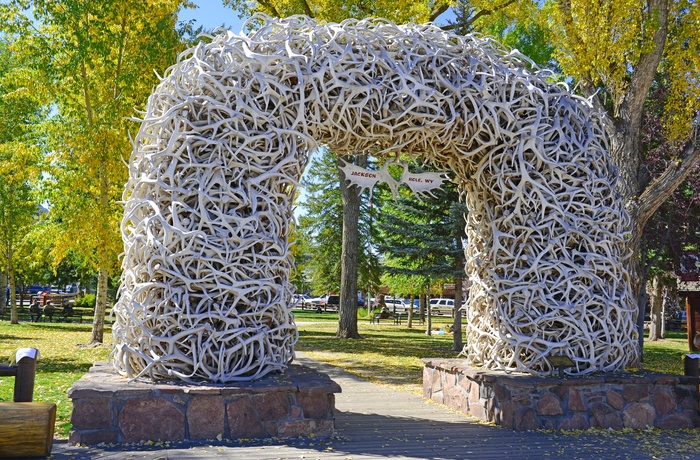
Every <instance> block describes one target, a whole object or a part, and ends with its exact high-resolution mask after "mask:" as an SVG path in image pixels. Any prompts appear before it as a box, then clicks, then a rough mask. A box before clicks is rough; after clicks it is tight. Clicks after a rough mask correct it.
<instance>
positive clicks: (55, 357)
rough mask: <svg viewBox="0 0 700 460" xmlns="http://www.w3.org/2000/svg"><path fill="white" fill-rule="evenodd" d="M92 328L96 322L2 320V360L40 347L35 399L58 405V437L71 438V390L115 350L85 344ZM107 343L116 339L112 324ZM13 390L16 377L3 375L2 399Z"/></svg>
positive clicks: (106, 334)
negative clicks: (72, 386) (14, 321)
mask: <svg viewBox="0 0 700 460" xmlns="http://www.w3.org/2000/svg"><path fill="white" fill-rule="evenodd" d="M91 330H92V324H72V323H29V322H20V324H16V325H11V324H10V323H9V322H8V321H0V363H2V364H9V363H10V361H12V360H13V359H14V356H15V352H16V351H17V349H18V348H24V347H33V348H37V349H38V350H39V353H40V354H41V357H40V359H39V361H38V362H37V374H36V381H35V383H34V401H44V402H54V403H56V404H57V407H56V436H57V437H59V438H61V437H67V436H68V431H69V430H70V414H71V410H72V404H71V401H70V399H68V395H67V391H68V389H69V388H70V387H71V385H72V384H73V382H75V381H76V380H78V379H79V378H80V377H82V375H83V374H85V373H86V372H87V371H88V369H90V366H92V363H94V362H95V361H101V360H105V359H107V356H108V355H109V352H110V349H111V347H110V346H102V347H95V348H89V347H85V346H84V344H86V343H88V342H89V341H90V338H91V337H92V333H91ZM105 342H107V343H108V344H111V342H112V333H111V330H110V329H109V328H108V326H106V327H105ZM81 345H82V346H81ZM13 392H14V379H13V378H12V377H5V378H0V401H12V398H13Z"/></svg>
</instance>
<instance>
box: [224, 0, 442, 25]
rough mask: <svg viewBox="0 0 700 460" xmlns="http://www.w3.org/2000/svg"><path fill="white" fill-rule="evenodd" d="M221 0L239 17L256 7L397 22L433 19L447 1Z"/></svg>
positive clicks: (329, 17) (279, 13) (329, 18)
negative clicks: (378, 18) (237, 13)
mask: <svg viewBox="0 0 700 460" xmlns="http://www.w3.org/2000/svg"><path fill="white" fill-rule="evenodd" d="M223 3H224V5H226V6H230V7H232V8H233V9H234V10H237V11H239V13H240V15H241V17H244V16H250V15H251V14H253V13H254V12H258V11H259V12H262V13H265V14H267V15H269V16H276V17H287V16H292V15H295V14H305V15H307V16H310V17H315V18H317V19H319V20H324V21H332V22H340V21H342V20H344V19H348V18H356V19H362V18H366V17H370V16H374V17H380V18H387V19H389V20H391V21H394V22H397V23H405V22H411V21H414V22H426V21H434V20H435V19H436V18H437V17H438V16H439V15H440V14H441V13H443V12H444V11H445V10H446V9H447V7H448V6H449V4H450V2H448V1H441V0H437V1H435V0H418V1H411V2H400V1H396V0H372V1H369V2H367V1H363V0H254V1H249V0H223Z"/></svg>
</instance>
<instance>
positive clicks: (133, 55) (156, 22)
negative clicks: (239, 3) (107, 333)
mask: <svg viewBox="0 0 700 460" xmlns="http://www.w3.org/2000/svg"><path fill="white" fill-rule="evenodd" d="M186 3H187V2H186V1H185V0H166V1H163V0H157V1H156V0H137V1H133V0H130V1H126V0H109V1H101V2H85V1H83V0H64V1H61V2H55V1H49V0H35V1H20V0H14V1H10V2H7V3H5V4H3V5H2V9H1V10H0V13H1V14H0V16H1V17H2V20H3V21H2V23H3V24H4V32H5V33H6V34H8V36H11V37H12V39H13V49H14V50H15V51H16V52H20V51H21V52H23V53H26V54H27V55H30V56H32V61H31V70H32V71H33V72H35V73H36V76H37V78H36V81H35V82H33V84H34V85H36V86H39V87H41V88H45V89H46V92H47V95H46V101H45V103H46V106H48V107H50V108H51V109H52V116H51V117H49V118H48V119H47V121H46V122H45V123H44V124H43V126H42V134H43V135H44V139H43V144H44V145H43V146H42V147H44V149H45V155H46V165H47V169H46V174H45V175H44V178H45V186H44V190H45V196H44V199H45V200H47V201H49V202H50V203H51V209H50V221H49V222H48V223H47V224H46V226H45V227H44V228H45V233H44V237H45V238H46V239H47V240H50V241H51V242H52V244H51V258H52V261H53V263H54V264H55V265H58V263H60V262H61V260H63V259H64V258H65V257H67V256H68V255H69V254H70V253H71V252H72V253H76V254H80V255H82V257H83V259H84V261H85V262H86V263H88V264H90V265H91V266H92V267H93V268H94V269H95V270H96V271H97V272H98V278H99V279H98V293H97V296H98V310H99V311H100V312H102V313H103V312H104V309H105V306H106V289H107V278H108V276H109V273H110V272H114V271H115V270H116V267H117V255H118V254H119V253H120V252H121V250H122V243H121V238H120V235H119V231H118V230H119V221H120V218H121V213H122V209H121V206H119V205H118V200H119V199H120V198H121V193H122V187H123V184H124V183H125V181H126V177H127V170H126V168H125V167H124V163H123V161H124V159H126V158H129V156H130V151H131V145H130V142H129V138H128V135H127V131H128V130H129V129H132V130H133V129H135V128H136V127H137V126H136V125H135V124H134V122H133V121H132V120H130V119H131V117H132V116H133V115H134V108H135V107H142V106H143V104H144V103H145V101H146V99H147V96H148V95H149V94H150V92H151V88H152V87H153V86H154V85H155V84H156V83H157V77H156V75H155V73H154V70H160V69H164V68H166V67H167V66H168V65H169V64H170V63H171V62H172V61H174V60H175V57H176V54H177V52H178V50H179V48H180V45H181V44H180V41H179V38H180V37H179V35H178V34H177V32H176V30H175V17H176V15H175V13H176V12H177V11H178V9H179V8H180V7H181V6H183V4H186ZM98 319H99V316H98ZM102 327H103V319H101V320H98V321H96V323H95V330H94V331H93V341H97V342H99V341H102Z"/></svg>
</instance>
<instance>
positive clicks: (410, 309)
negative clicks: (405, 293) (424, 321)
mask: <svg viewBox="0 0 700 460" xmlns="http://www.w3.org/2000/svg"><path fill="white" fill-rule="evenodd" d="M409 299H410V300H411V303H410V304H409V306H408V322H407V324H406V327H408V328H409V329H413V302H415V301H416V296H414V295H412V296H411V297H409Z"/></svg>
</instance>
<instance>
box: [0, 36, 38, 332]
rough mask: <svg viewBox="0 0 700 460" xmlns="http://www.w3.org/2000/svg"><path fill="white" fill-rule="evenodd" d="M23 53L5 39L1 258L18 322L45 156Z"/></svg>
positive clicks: (0, 89)
mask: <svg viewBox="0 0 700 460" xmlns="http://www.w3.org/2000/svg"><path fill="white" fill-rule="evenodd" d="M24 64H25V62H24V61H23V56H22V55H21V54H17V53H13V52H12V50H11V49H10V47H9V44H8V42H7V41H6V39H5V38H4V37H2V38H0V249H1V251H0V254H1V255H0V260H2V261H3V264H2V265H3V268H4V269H5V270H4V271H5V273H6V274H7V276H8V282H9V285H10V290H11V292H12V296H11V297H12V298H11V303H12V311H13V321H16V320H17V317H16V302H15V298H14V292H15V285H16V276H15V267H16V266H18V265H20V263H21V261H23V260H24V258H25V256H26V253H25V252H24V251H22V249H23V246H22V242H23V240H24V239H25V235H26V234H27V233H28V231H29V228H30V227H31V225H32V224H33V223H34V222H36V219H37V210H38V204H37V200H36V197H35V191H34V186H35V184H36V182H37V180H38V177H39V170H40V169H39V163H40V157H39V154H38V150H37V149H36V148H35V147H34V145H33V144H32V127H33V126H34V125H35V124H36V123H37V122H38V121H39V119H40V117H41V111H40V105H39V100H38V98H37V96H38V93H37V92H33V91H30V90H28V86H29V85H30V84H31V80H32V77H33V74H32V72H29V71H27V70H26V69H25V68H24Z"/></svg>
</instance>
